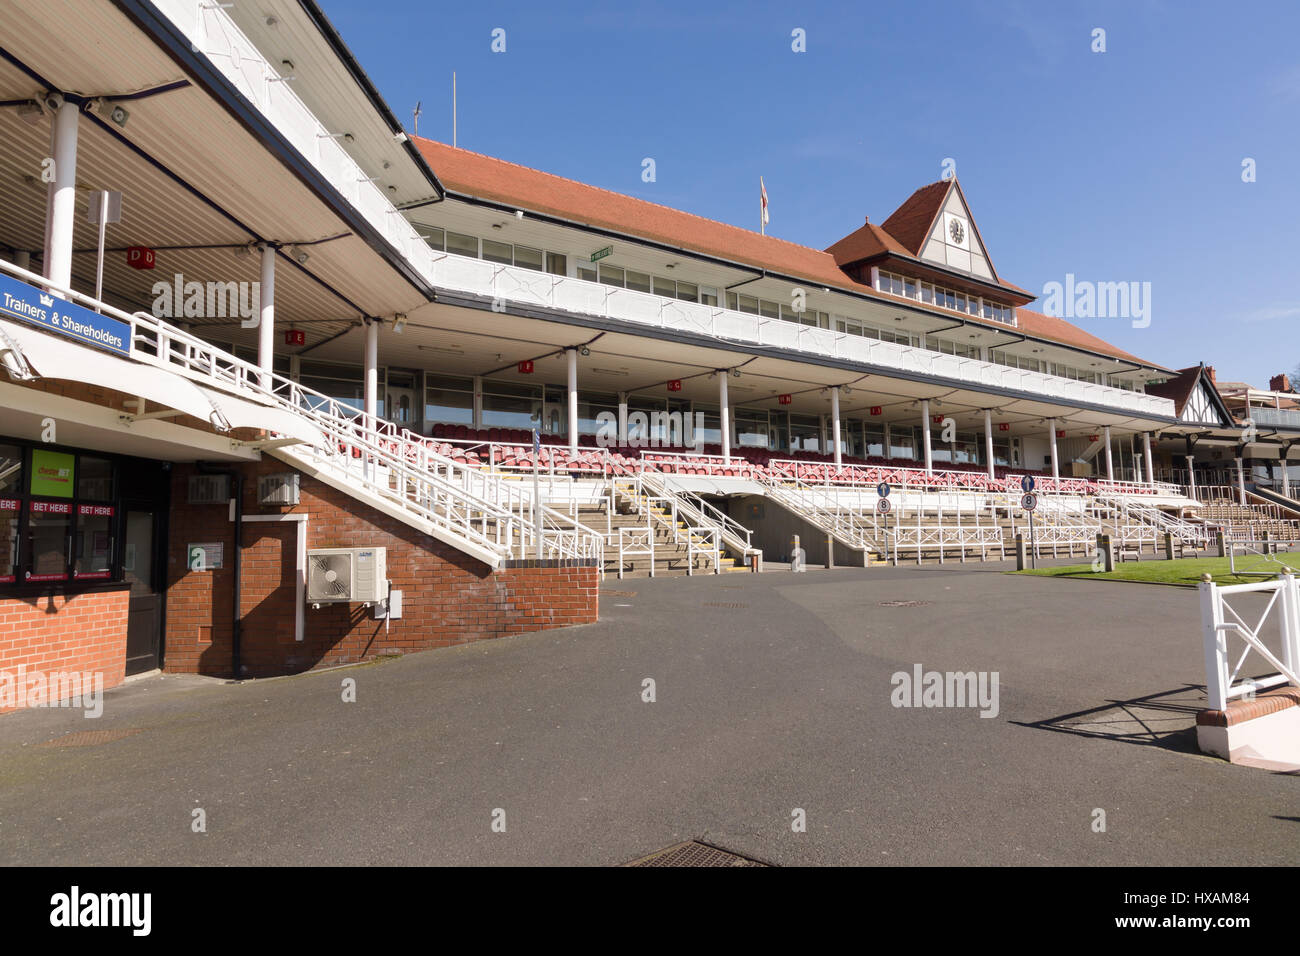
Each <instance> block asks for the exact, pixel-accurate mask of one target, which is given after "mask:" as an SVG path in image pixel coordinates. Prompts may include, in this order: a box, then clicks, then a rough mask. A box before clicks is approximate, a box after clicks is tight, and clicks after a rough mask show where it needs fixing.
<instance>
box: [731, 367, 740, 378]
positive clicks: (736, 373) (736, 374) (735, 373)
mask: <svg viewBox="0 0 1300 956" xmlns="http://www.w3.org/2000/svg"><path fill="white" fill-rule="evenodd" d="M731 377H732V378H740V369H738V368H733V369H732V370H731Z"/></svg>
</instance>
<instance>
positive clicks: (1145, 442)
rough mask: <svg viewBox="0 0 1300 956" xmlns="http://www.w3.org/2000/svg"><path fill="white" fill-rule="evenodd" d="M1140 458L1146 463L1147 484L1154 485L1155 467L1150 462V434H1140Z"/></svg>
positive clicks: (1153, 463)
mask: <svg viewBox="0 0 1300 956" xmlns="http://www.w3.org/2000/svg"><path fill="white" fill-rule="evenodd" d="M1142 458H1143V460H1144V461H1145V462H1146V469H1147V484H1148V485H1154V484H1155V483H1156V466H1155V462H1154V461H1152V459H1151V433H1150V432H1143V433H1142Z"/></svg>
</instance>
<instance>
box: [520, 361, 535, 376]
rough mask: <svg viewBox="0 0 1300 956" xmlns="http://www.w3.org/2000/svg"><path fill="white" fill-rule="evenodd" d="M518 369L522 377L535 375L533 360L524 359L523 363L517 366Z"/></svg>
mask: <svg viewBox="0 0 1300 956" xmlns="http://www.w3.org/2000/svg"><path fill="white" fill-rule="evenodd" d="M517 368H518V369H519V374H520V375H532V374H533V360H532V359H524V360H523V361H522V362H520V363H519V365H518V366H517Z"/></svg>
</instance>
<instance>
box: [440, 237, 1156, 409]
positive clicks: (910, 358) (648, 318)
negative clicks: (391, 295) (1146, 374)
mask: <svg viewBox="0 0 1300 956" xmlns="http://www.w3.org/2000/svg"><path fill="white" fill-rule="evenodd" d="M426 248H427V247H426ZM424 257H425V256H424V254H423V253H422V254H421V256H420V258H421V259H422V258H424ZM427 258H428V260H429V263H428V268H429V271H428V274H429V276H430V281H431V282H432V283H433V284H434V285H435V286H438V287H441V288H450V289H459V290H463V291H466V292H471V293H475V294H478V295H484V296H491V297H493V298H500V299H505V300H509V301H514V302H519V303H523V304H527V305H537V306H544V307H550V308H554V309H560V310H563V311H566V312H578V313H583V314H587V315H599V316H603V317H606V318H611V319H618V320H621V321H625V322H630V323H633V324H635V325H639V326H645V327H650V328H659V329H665V330H672V331H679V332H690V333H696V334H700V335H705V336H710V337H713V338H720V339H728V340H731V341H737V342H743V343H748V344H753V345H763V346H770V347H776V348H781V349H787V350H790V351H795V352H805V353H809V354H814V355H819V356H825V357H830V358H837V359H841V360H847V361H851V362H859V363H864V364H870V365H875V366H878V367H884V368H888V369H893V370H897V371H905V372H909V373H921V374H926V375H932V376H935V377H937V378H943V379H949V380H951V381H953V382H955V383H959V384H963V385H975V386H991V387H997V388H1007V389H1015V390H1017V391H1022V392H1032V393H1033V394H1035V395H1039V396H1046V397H1051V398H1059V399H1065V400H1070V401H1079V402H1087V403H1090V404H1096V405H1103V406H1107V407H1113V408H1120V409H1124V410H1126V411H1131V412H1135V413H1138V414H1145V415H1154V416H1159V417H1165V418H1167V417H1172V416H1173V414H1174V403H1173V401H1172V400H1170V399H1167V398H1159V397H1157V396H1154V395H1146V394H1144V393H1141V392H1130V391H1127V390H1125V389H1119V388H1111V387H1110V386H1107V385H1096V384H1094V383H1092V382H1078V381H1075V380H1073V379H1067V378H1060V377H1058V376H1055V375H1045V374H1043V373H1041V372H1030V371H1026V370H1024V369H1014V368H1010V367H1008V366H1005V365H997V364H994V363H991V362H981V361H979V360H977V359H968V358H962V357H959V356H955V355H947V354H944V353H942V352H931V351H929V350H928V349H921V348H914V347H912V346H907V345H897V344H895V343H893V342H882V341H879V340H877V339H868V338H864V337H862V336H857V335H850V334H848V333H844V332H835V331H833V330H831V329H821V328H814V327H812V326H806V325H798V324H795V323H793V322H787V321H784V320H781V319H772V318H766V317H763V316H757V315H751V314H749V313H747V312H735V311H732V310H730V309H724V308H720V307H717V306H709V305H702V304H698V303H694V302H682V301H680V300H677V299H668V298H664V297H662V296H656V295H652V294H650V293H645V292H635V291H632V290H630V289H620V288H617V287H614V286H607V285H603V284H601V283H599V282H589V281H587V280H584V279H576V278H571V277H568V276H554V275H549V274H547V273H539V272H534V271H532V270H530V269H523V268H519V267H516V266H505V265H500V264H498V263H494V262H488V261H487V260H483V259H471V258H468V257H465V256H458V255H455V254H453V253H444V252H439V251H437V250H429V252H428V256H427ZM417 264H420V263H418V262H417Z"/></svg>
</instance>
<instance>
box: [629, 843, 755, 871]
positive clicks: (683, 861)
mask: <svg viewBox="0 0 1300 956" xmlns="http://www.w3.org/2000/svg"><path fill="white" fill-rule="evenodd" d="M623 865H624V866H767V864H766V863H759V862H758V861H757V860H750V859H748V858H746V857H743V856H740V855H739V854H736V853H728V852H727V851H726V850H719V849H718V848H717V847H716V846H709V845H708V844H707V843H700V842H699V841H697V840H688V841H687V842H685V843H678V844H677V845H676V846H670V847H667V848H666V849H663V850H659V851H658V852H656V853H651V854H650V855H649V856H644V857H642V858H641V859H639V860H633V861H632V862H631V863H625V864H623Z"/></svg>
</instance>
